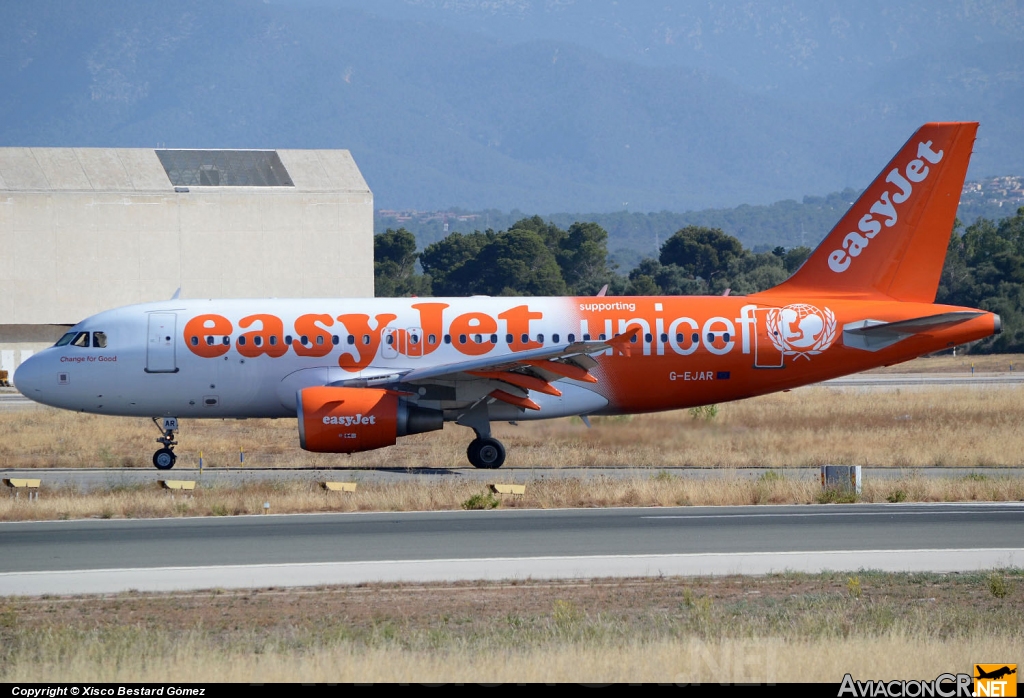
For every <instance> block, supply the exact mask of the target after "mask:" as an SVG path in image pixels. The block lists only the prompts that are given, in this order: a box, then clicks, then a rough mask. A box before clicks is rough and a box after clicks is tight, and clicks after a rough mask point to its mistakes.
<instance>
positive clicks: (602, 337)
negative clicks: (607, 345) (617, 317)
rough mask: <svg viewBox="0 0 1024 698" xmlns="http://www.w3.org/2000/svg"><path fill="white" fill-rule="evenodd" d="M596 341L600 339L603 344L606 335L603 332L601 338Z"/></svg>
mask: <svg viewBox="0 0 1024 698" xmlns="http://www.w3.org/2000/svg"><path fill="white" fill-rule="evenodd" d="M598 339H600V340H601V341H602V342H603V341H604V340H606V339H608V335H606V334H605V333H604V332H602V333H601V336H600V337H599V338H598Z"/></svg>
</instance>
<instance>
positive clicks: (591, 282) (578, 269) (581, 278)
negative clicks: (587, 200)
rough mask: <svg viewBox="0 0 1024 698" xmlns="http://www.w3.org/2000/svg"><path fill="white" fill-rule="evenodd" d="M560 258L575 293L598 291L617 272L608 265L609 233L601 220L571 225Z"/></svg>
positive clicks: (566, 279)
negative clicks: (600, 224)
mask: <svg viewBox="0 0 1024 698" xmlns="http://www.w3.org/2000/svg"><path fill="white" fill-rule="evenodd" d="M556 258H557V260H558V266H559V268H560V269H561V271H562V278H563V279H564V280H565V284H566V286H567V287H568V288H569V293H572V294H574V295H578V296H587V295H592V294H594V293H597V292H598V291H599V290H600V289H601V287H602V286H603V285H605V284H610V283H611V280H612V276H613V275H614V274H613V272H612V270H611V269H609V268H608V233H607V232H605V230H604V228H602V227H601V226H599V225H598V224H597V223H580V222H576V223H573V224H572V225H571V226H569V231H568V233H567V234H566V235H565V237H563V238H562V240H561V243H560V248H559V251H558V253H557V257H556Z"/></svg>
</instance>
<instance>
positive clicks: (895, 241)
mask: <svg viewBox="0 0 1024 698" xmlns="http://www.w3.org/2000/svg"><path fill="white" fill-rule="evenodd" d="M977 131H978V124H977V123H974V122H963V123H931V124H925V125H924V126H922V127H921V128H919V129H918V130H917V132H916V133H915V134H914V135H913V136H912V137H911V138H910V140H909V141H907V142H906V144H905V145H904V146H903V147H902V148H901V149H900V151H899V153H897V154H896V157H894V158H893V159H892V161H891V162H890V163H889V164H888V165H886V167H885V169H883V170H882V172H881V173H880V174H879V175H878V176H877V177H876V178H875V180H874V181H873V182H872V183H871V185H870V186H869V187H868V188H867V189H865V190H864V193H863V194H862V195H861V197H860V198H859V199H857V201H856V202H855V203H854V204H853V206H851V207H850V210H849V211H847V212H846V214H845V215H844V216H843V217H842V219H841V220H840V221H839V223H838V224H837V225H836V227H835V228H833V229H832V232H830V233H829V234H828V235H827V236H826V237H825V239H824V240H823V241H822V242H821V244H820V245H818V247H817V248H816V249H815V250H814V252H813V253H811V256H810V257H809V258H808V259H807V261H806V262H805V263H804V265H803V266H802V267H800V268H799V269H798V270H797V271H796V273H794V274H793V276H792V277H790V278H789V280H787V281H785V282H783V283H782V284H780V285H778V286H776V287H775V288H773V289H770V290H769V291H766V292H764V293H765V295H776V294H778V295H785V296H790V297H792V296H800V295H804V296H812V297H832V298H843V297H846V298H877V299H879V300H886V299H895V300H899V301H910V302H918V303H932V302H934V301H935V293H936V290H937V289H938V286H939V276H940V275H941V273H942V265H943V262H944V261H945V258H946V249H947V247H948V246H949V236H950V234H951V233H952V231H953V222H954V220H955V219H956V209H957V206H958V205H959V203H960V193H961V191H962V189H963V185H964V178H965V177H966V175H967V165H968V163H969V162H970V159H971V151H972V149H973V147H974V139H975V135H976V134H977Z"/></svg>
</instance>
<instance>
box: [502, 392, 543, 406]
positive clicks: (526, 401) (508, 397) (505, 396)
mask: <svg viewBox="0 0 1024 698" xmlns="http://www.w3.org/2000/svg"><path fill="white" fill-rule="evenodd" d="M491 397H493V398H495V399H498V400H501V401H502V402H507V403H508V404H510V405H515V406H516V407H522V408H524V409H527V410H539V409H540V405H538V404H537V403H536V402H534V401H533V400H531V399H530V398H528V397H519V396H518V395H513V394H512V393H506V392H505V391H504V390H492V391H491Z"/></svg>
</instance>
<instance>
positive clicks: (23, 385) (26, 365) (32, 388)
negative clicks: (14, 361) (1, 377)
mask: <svg viewBox="0 0 1024 698" xmlns="http://www.w3.org/2000/svg"><path fill="white" fill-rule="evenodd" d="M43 363H44V362H43V361H42V360H40V358H39V357H38V356H30V357H28V359H26V360H25V361H23V362H22V363H21V365H20V366H18V368H17V369H16V370H15V371H14V377H13V378H12V379H11V382H13V383H14V387H15V388H17V389H18V392H20V393H21V394H22V395H24V396H25V397H32V396H33V395H38V394H39V393H41V392H42V387H43V386H42V382H43Z"/></svg>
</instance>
